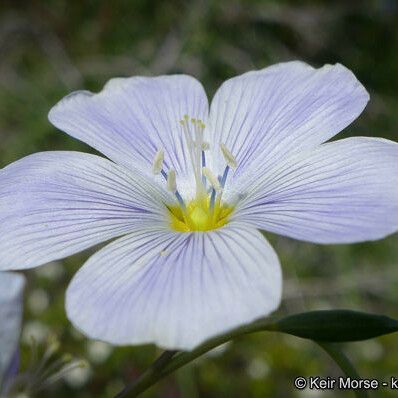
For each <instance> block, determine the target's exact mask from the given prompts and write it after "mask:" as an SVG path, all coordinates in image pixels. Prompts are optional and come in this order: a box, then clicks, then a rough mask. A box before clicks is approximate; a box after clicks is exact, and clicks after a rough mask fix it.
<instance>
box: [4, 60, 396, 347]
mask: <svg viewBox="0 0 398 398" xmlns="http://www.w3.org/2000/svg"><path fill="white" fill-rule="evenodd" d="M368 99H369V96H368V93H367V92H366V90H365V89H364V87H363V86H362V85H361V84H360V83H359V82H358V80H357V79H356V78H355V76H354V75H353V74H352V73H351V72H350V71H349V70H348V69H346V68H345V67H343V66H341V65H334V66H331V65H327V66H324V67H323V68H321V69H314V68H312V67H310V66H308V65H306V64H304V63H301V62H289V63H284V64H278V65H274V66H271V67H269V68H266V69H263V70H260V71H254V72H249V73H246V74H244V75H242V76H238V77H235V78H233V79H230V80H228V81H226V82H225V83H224V84H223V85H222V86H221V87H220V89H219V90H218V91H217V93H216V94H215V97H214V99H213V101H212V103H211V106H210V109H209V106H208V101H207V98H206V94H205V92H204V90H203V87H202V86H201V84H200V83H199V82H198V81H197V80H195V79H194V78H192V77H189V76H185V75H175V76H160V77H156V78H149V77H132V78H127V79H113V80H111V81H110V82H109V83H108V84H107V85H106V86H105V88H104V89H103V90H102V91H101V92H100V93H98V94H92V93H90V92H86V91H81V92H76V93H72V94H71V95H69V96H67V97H66V98H64V99H63V100H62V101H61V102H60V103H58V104H57V105H56V106H55V107H54V108H53V109H52V110H51V112H50V115H49V118H50V121H51V122H52V123H53V124H54V125H55V126H56V127H58V128H60V129H61V130H63V131H65V132H66V133H68V134H69V135H71V136H73V137H75V138H77V139H80V140H82V141H84V142H85V143H87V144H89V145H91V146H92V147H93V148H95V149H96V150H98V151H99V152H101V153H102V154H104V155H105V156H107V157H108V158H109V160H108V159H105V158H103V157H99V156H97V155H89V154H84V153H79V152H45V153H37V154H34V155H31V156H28V157H26V158H24V159H22V160H19V161H17V162H15V163H13V164H11V165H10V166H8V167H6V168H5V169H3V170H2V171H1V174H0V218H1V219H2V222H1V223H0V253H1V254H2V256H1V258H0V269H3V270H5V269H12V268H14V269H22V268H30V267H36V266H38V265H40V264H43V263H46V262H49V261H52V260H56V259H60V258H63V257H65V256H69V255H71V254H73V253H76V252H78V251H81V250H84V249H86V248H88V247H90V246H93V245H95V244H98V243H100V242H104V241H107V240H110V239H112V238H116V237H120V236H122V237H120V238H118V239H116V240H114V241H113V242H112V243H110V244H109V245H107V246H105V247H104V248H103V249H101V250H100V251H98V252H97V253H96V254H94V255H93V256H92V257H91V258H90V259H89V260H88V261H87V262H86V264H84V266H83V267H82V268H81V269H80V271H79V272H78V273H77V274H76V275H75V277H74V279H73V280H72V282H71V284H70V286H69V288H68V291H67V297H66V309H67V314H68V316H69V318H70V319H71V320H72V322H73V323H74V324H75V325H76V326H77V327H78V328H79V329H81V330H82V331H83V332H85V333H86V334H87V335H88V336H90V337H92V338H95V339H100V340H104V341H107V342H110V343H113V344H142V343H149V342H154V343H156V344H157V345H159V346H162V347H165V348H177V349H191V348H193V347H194V346H196V345H197V344H199V343H200V342H202V341H203V340H205V339H207V338H209V337H210V336H213V335H216V334H219V333H221V332H224V331H226V330H228V329H231V328H233V327H235V326H238V325H241V324H244V323H247V322H250V321H252V320H254V319H256V318H259V317H262V316H265V315H267V314H269V313H270V312H272V311H273V310H275V309H276V308H277V307H278V305H279V303H280V299H281V286H282V278H281V271H280V266H279V262H278V258H277V256H276V254H275V252H274V251H273V249H272V248H271V246H270V245H269V243H268V242H267V241H266V240H265V239H264V238H263V236H262V235H261V233H260V232H259V231H258V230H257V229H264V230H267V231H270V232H275V233H278V234H281V235H285V236H289V237H292V238H296V239H301V240H305V241H311V242H317V243H348V242H358V241H363V240H373V239H380V238H383V237H385V236H386V235H388V234H391V233H393V232H395V231H396V230H397V229H398V144H396V143H394V142H391V141H388V140H384V139H380V138H364V137H360V138H359V137H358V138H348V139H344V140H340V141H337V142H331V143H326V144H324V142H325V141H327V140H329V139H330V138H332V137H333V136H334V135H336V134H337V133H338V132H339V131H341V130H342V129H344V128H345V127H346V126H348V125H349V124H350V123H351V122H352V121H353V120H354V119H356V118H357V116H358V115H359V114H360V113H361V112H362V110H363V109H364V107H365V105H366V103H367V101H368Z"/></svg>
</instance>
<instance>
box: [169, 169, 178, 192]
mask: <svg viewBox="0 0 398 398" xmlns="http://www.w3.org/2000/svg"><path fill="white" fill-rule="evenodd" d="M167 189H168V190H169V191H170V192H172V193H176V191H177V183H176V172H175V170H174V169H170V170H169V174H168V176H167Z"/></svg>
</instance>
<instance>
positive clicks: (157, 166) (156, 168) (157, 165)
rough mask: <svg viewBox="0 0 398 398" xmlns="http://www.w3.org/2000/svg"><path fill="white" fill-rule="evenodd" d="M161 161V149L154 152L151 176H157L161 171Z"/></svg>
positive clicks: (162, 156)
mask: <svg viewBox="0 0 398 398" xmlns="http://www.w3.org/2000/svg"><path fill="white" fill-rule="evenodd" d="M163 161H164V151H163V149H159V150H158V151H157V152H156V155H155V158H154V159H153V164H152V171H153V174H159V173H160V172H161V171H162V168H163Z"/></svg>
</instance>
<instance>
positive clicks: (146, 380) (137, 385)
mask: <svg viewBox="0 0 398 398" xmlns="http://www.w3.org/2000/svg"><path fill="white" fill-rule="evenodd" d="M176 353H177V351H164V352H163V353H162V354H161V355H160V357H159V358H158V359H157V360H156V361H155V362H154V363H153V364H152V365H151V366H150V367H149V368H148V369H147V370H146V371H145V372H144V373H143V374H142V375H141V376H140V377H139V378H138V379H137V380H135V381H134V382H132V383H130V384H127V385H126V387H125V388H124V389H123V390H122V391H120V392H119V393H118V394H117V395H116V396H115V398H123V397H126V396H127V395H129V396H130V397H136V396H138V395H139V394H140V393H142V392H144V391H145V390H146V389H147V388H148V387H150V386H151V385H152V384H153V383H154V381H152V380H158V379H157V378H156V375H158V374H159V372H160V371H161V369H163V368H164V367H165V366H166V365H167V364H168V363H169V362H170V361H171V359H172V358H173V356H174V355H175V354H176Z"/></svg>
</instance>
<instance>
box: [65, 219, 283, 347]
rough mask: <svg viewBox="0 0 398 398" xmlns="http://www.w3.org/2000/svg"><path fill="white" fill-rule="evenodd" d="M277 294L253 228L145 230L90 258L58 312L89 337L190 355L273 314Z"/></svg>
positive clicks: (271, 267) (270, 253)
mask: <svg viewBox="0 0 398 398" xmlns="http://www.w3.org/2000/svg"><path fill="white" fill-rule="evenodd" d="M281 289H282V277H281V270H280V265H279V261H278V258H277V256H276V254H275V252H274V250H273V249H272V248H271V246H270V245H269V243H268V242H267V241H266V240H265V239H264V238H263V236H262V235H261V234H260V232H258V231H256V230H255V229H254V228H250V227H248V226H247V225H245V224H240V223H231V224H229V225H228V226H227V227H224V228H221V229H218V230H214V231H210V232H207V233H201V232H196V233H185V234H179V233H174V232H167V231H162V230H159V229H156V228H151V229H148V228H147V229H145V230H142V231H141V232H138V231H137V232H135V233H134V234H131V235H128V236H125V237H123V238H120V239H118V240H116V241H115V242H113V243H111V244H109V245H108V246H106V247H105V248H103V249H102V250H100V251H99V252H97V253H96V254H94V255H93V256H92V257H91V258H90V259H89V260H88V261H87V263H86V264H85V265H83V267H82V268H81V269H80V270H79V271H78V272H77V274H76V275H75V277H74V278H73V280H72V282H71V284H70V285H69V288H68V290H67V296H66V309H67V314H68V317H69V319H70V320H71V321H72V322H73V323H74V324H75V326H76V327H77V328H78V329H80V330H82V331H83V332H84V333H85V334H86V335H88V336H90V337H91V338H94V339H100V340H104V341H107V342H110V343H113V344H117V345H124V344H144V343H156V344H157V345H158V346H160V347H164V348H168V349H182V350H190V349H192V348H194V347H195V346H196V345H198V344H200V343H201V342H203V341H204V340H206V339H208V338H209V337H211V336H214V335H217V334H220V333H223V332H225V331H227V330H229V329H231V328H234V327H236V326H239V325H241V324H244V323H248V322H251V321H253V320H254V319H256V318H259V317H263V316H266V315H268V314H269V313H270V312H272V311H274V310H275V309H276V308H277V307H278V305H279V303H280V299H281Z"/></svg>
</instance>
